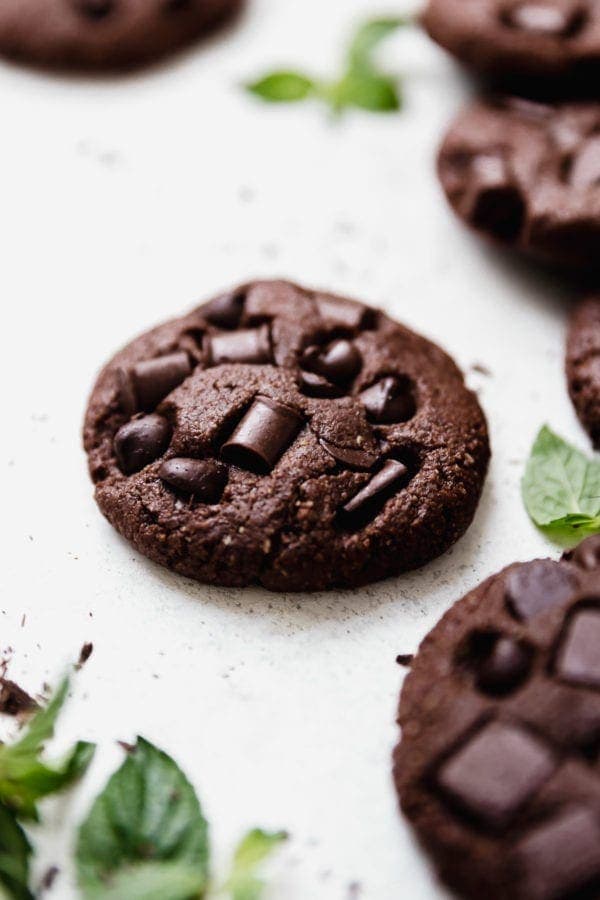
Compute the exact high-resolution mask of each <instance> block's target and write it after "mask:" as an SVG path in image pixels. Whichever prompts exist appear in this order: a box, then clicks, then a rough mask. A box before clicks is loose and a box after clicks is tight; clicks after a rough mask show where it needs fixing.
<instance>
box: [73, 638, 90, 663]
mask: <svg viewBox="0 0 600 900" xmlns="http://www.w3.org/2000/svg"><path fill="white" fill-rule="evenodd" d="M93 652H94V645H93V644H92V643H91V642H88V643H87V644H84V645H83V647H82V648H81V650H80V652H79V659H78V660H77V665H76V667H75V668H76V669H81V667H82V666H85V664H86V662H87V661H88V659H89V658H90V656H91V655H92V653H93Z"/></svg>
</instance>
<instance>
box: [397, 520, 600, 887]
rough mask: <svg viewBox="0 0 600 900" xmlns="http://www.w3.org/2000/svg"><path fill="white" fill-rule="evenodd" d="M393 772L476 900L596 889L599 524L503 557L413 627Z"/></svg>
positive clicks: (415, 819)
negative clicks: (568, 543)
mask: <svg viewBox="0 0 600 900" xmlns="http://www.w3.org/2000/svg"><path fill="white" fill-rule="evenodd" d="M399 724H400V726H401V729H402V740H401V743H400V744H399V746H398V747H397V749H396V752H395V766H394V775H395V781H396V786H397V789H398V792H399V795H400V800H401V805H402V809H403V811H404V813H405V814H406V816H407V817H408V818H409V819H410V821H411V823H412V825H413V826H414V827H415V829H416V831H417V834H418V836H419V839H420V840H421V842H422V844H423V846H424V847H425V849H426V850H427V851H428V852H429V854H430V855H431V857H432V858H433V861H434V863H435V865H436V868H437V870H438V872H439V875H440V877H441V879H442V880H443V881H444V882H445V883H446V884H447V885H448V886H449V887H451V888H452V889H453V890H454V891H456V893H457V895H458V896H461V897H466V898H472V900H481V898H482V897H489V898H490V900H509V898H510V900H576V898H577V900H579V898H581V900H583V898H584V897H585V898H590V900H591V898H595V897H599V896H600V768H599V763H600V536H594V537H591V538H588V539H586V540H585V541H584V542H583V543H582V544H580V545H579V547H577V548H576V549H575V550H574V551H572V552H570V553H567V554H565V555H564V556H563V558H562V560H560V561H559V562H554V561H552V560H550V559H541V560H534V561H533V562H529V563H517V564H516V565H512V566H509V567H508V568H506V569H504V570H503V571H501V572H500V573H498V574H497V575H494V576H492V577H491V578H489V579H487V581H484V582H483V584H481V585H479V587H477V588H475V590H473V591H471V593H469V594H467V596H466V597H464V598H463V599H462V600H459V601H458V602H457V603H456V604H455V605H454V606H453V607H452V608H451V609H450V611H449V612H448V613H446V615H445V616H444V617H443V619H442V620H441V622H440V623H439V624H438V625H437V626H436V627H435V628H434V629H433V631H431V632H430V634H429V635H428V636H427V637H426V638H425V640H424V641H423V643H422V644H421V647H420V649H419V652H418V654H417V656H416V657H415V659H414V660H413V663H412V666H411V670H410V673H409V674H408V675H407V677H406V681H405V683H404V688H403V691H402V696H401V699H400V711H399Z"/></svg>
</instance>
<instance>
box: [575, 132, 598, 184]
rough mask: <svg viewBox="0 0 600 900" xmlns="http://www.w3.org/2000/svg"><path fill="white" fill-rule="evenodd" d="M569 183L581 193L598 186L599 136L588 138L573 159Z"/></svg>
mask: <svg viewBox="0 0 600 900" xmlns="http://www.w3.org/2000/svg"><path fill="white" fill-rule="evenodd" d="M569 181H570V183H571V184H572V185H573V187H574V188H577V189H578V190H582V191H587V190H590V188H595V187H598V186H599V185H600V134H596V135H594V136H593V137H590V138H588V139H587V141H586V142H585V143H584V144H583V146H582V147H581V149H580V150H579V152H578V154H577V156H576V157H575V158H574V159H573V162H572V163H571V170H570V176H569Z"/></svg>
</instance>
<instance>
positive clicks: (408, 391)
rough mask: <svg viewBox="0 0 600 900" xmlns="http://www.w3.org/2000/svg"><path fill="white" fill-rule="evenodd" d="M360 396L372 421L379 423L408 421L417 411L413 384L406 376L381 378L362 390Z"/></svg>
mask: <svg viewBox="0 0 600 900" xmlns="http://www.w3.org/2000/svg"><path fill="white" fill-rule="evenodd" d="M359 398H360V401H361V403H362V404H363V406H364V407H365V409H366V411H367V416H368V418H369V419H370V421H371V422H375V423H376V424H378V425H391V424H393V423H394V422H407V421H408V420H409V419H412V417H413V416H414V414H415V412H416V404H415V398H414V394H413V388H412V384H411V382H410V380H409V379H408V378H406V377H398V376H395V375H389V376H386V377H385V378H381V379H380V380H379V381H376V382H375V384H372V385H371V386H370V387H368V388H366V390H364V391H362V393H361V394H360V395H359Z"/></svg>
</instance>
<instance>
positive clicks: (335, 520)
mask: <svg viewBox="0 0 600 900" xmlns="http://www.w3.org/2000/svg"><path fill="white" fill-rule="evenodd" d="M84 443H85V449H86V451H87V453H88V456H89V468H90V473H91V476H92V478H93V480H94V482H95V484H96V499H97V502H98V504H99V506H100V508H101V510H102V512H103V513H104V514H105V516H106V517H107V518H108V519H109V521H110V522H111V523H112V524H113V525H114V526H115V527H116V528H117V529H118V530H119V531H120V532H121V534H123V535H124V536H125V537H126V538H127V539H128V540H130V541H131V542H132V543H133V544H134V545H135V546H136V547H137V548H138V550H140V551H141V552H142V553H144V554H145V555H146V556H149V557H150V558H151V559H153V560H155V561H156V562H158V563H160V564H162V565H164V566H167V567H169V568H171V569H174V570H175V571H177V572H180V573H182V574H183V575H188V576H191V577H192V578H197V579H198V580H200V581H205V582H209V583H213V584H222V585H232V586H243V585H248V584H253V583H259V584H262V585H264V586H265V587H267V588H270V589H272V590H290V591H291V590H293V591H299V590H319V589H326V588H333V587H338V586H354V585H360V584H365V583H367V582H370V581H375V580H377V579H380V578H384V577H386V576H388V575H393V574H396V573H398V572H402V571H405V570H407V569H412V568H415V567H417V566H421V565H423V564H424V563H425V562H427V561H428V560H430V559H432V558H433V557H435V556H438V555H439V554H440V553H442V552H443V551H444V550H446V549H447V548H448V547H449V546H450V545H451V544H453V543H454V542H455V541H456V540H457V539H458V538H459V537H460V536H461V535H462V534H463V532H464V531H465V529H466V528H467V526H468V525H469V523H470V522H471V519H472V518H473V515H474V512H475V509H476V506H477V502H478V500H479V495H480V492H481V488H482V484H483V480H484V477H485V472H486V468H487V463H488V458H489V446H488V437H487V429H486V423H485V418H484V416H483V413H482V412H481V409H480V408H479V405H478V403H477V400H476V399H475V397H474V395H473V394H472V393H471V392H470V391H468V390H467V389H466V388H465V386H464V382H463V378H462V375H461V373H460V372H459V370H458V369H457V368H456V366H455V364H454V363H453V362H452V360H451V359H450V358H449V357H448V356H447V355H446V354H445V353H443V352H442V351H441V350H440V349H439V348H438V347H436V346H435V345H433V344H431V343H430V342H429V341H426V340H425V339H424V338H422V337H419V336H418V335H416V334H414V333H413V332H411V331H409V330H408V329H406V328H403V327H402V326H401V325H399V324H397V323H396V322H393V321H392V320H391V319H389V318H388V317H387V316H385V315H384V314H383V313H380V312H377V311H375V310H373V309H370V308H369V307H367V306H364V305H362V304H360V303H355V302H353V301H351V300H346V299H343V298H340V297H336V296H333V295H331V294H324V293H319V292H315V291H308V290H304V289H302V288H300V287H297V286H296V285H293V284H289V283H287V282H283V281H273V282H256V283H253V284H249V285H245V286H244V287H241V288H239V289H236V290H234V291H232V292H230V293H228V294H224V295H223V296H220V297H217V298H216V299H215V300H212V301H211V302H209V303H207V304H205V305H204V306H201V307H199V308H198V309H195V310H193V311H192V312H191V313H189V314H188V315H186V316H184V317H182V318H180V319H176V320H174V321H172V322H168V323H167V324H165V325H161V326H159V327H158V328H155V329H154V330H153V331H150V332H149V333H148V334H145V335H143V336H142V337H139V338H138V339H137V340H135V341H133V342H132V343H131V344H129V345H128V346H127V347H126V348H125V349H124V350H122V351H121V352H120V353H118V354H117V356H115V357H114V359H113V360H112V361H111V362H110V363H109V364H108V365H107V366H106V368H105V369H104V370H103V371H102V373H101V374H100V376H99V379H98V381H97V383H96V386H95V388H94V390H93V393H92V396H91V398H90V403H89V407H88V410H87V415H86V421H85V434H84Z"/></svg>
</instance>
